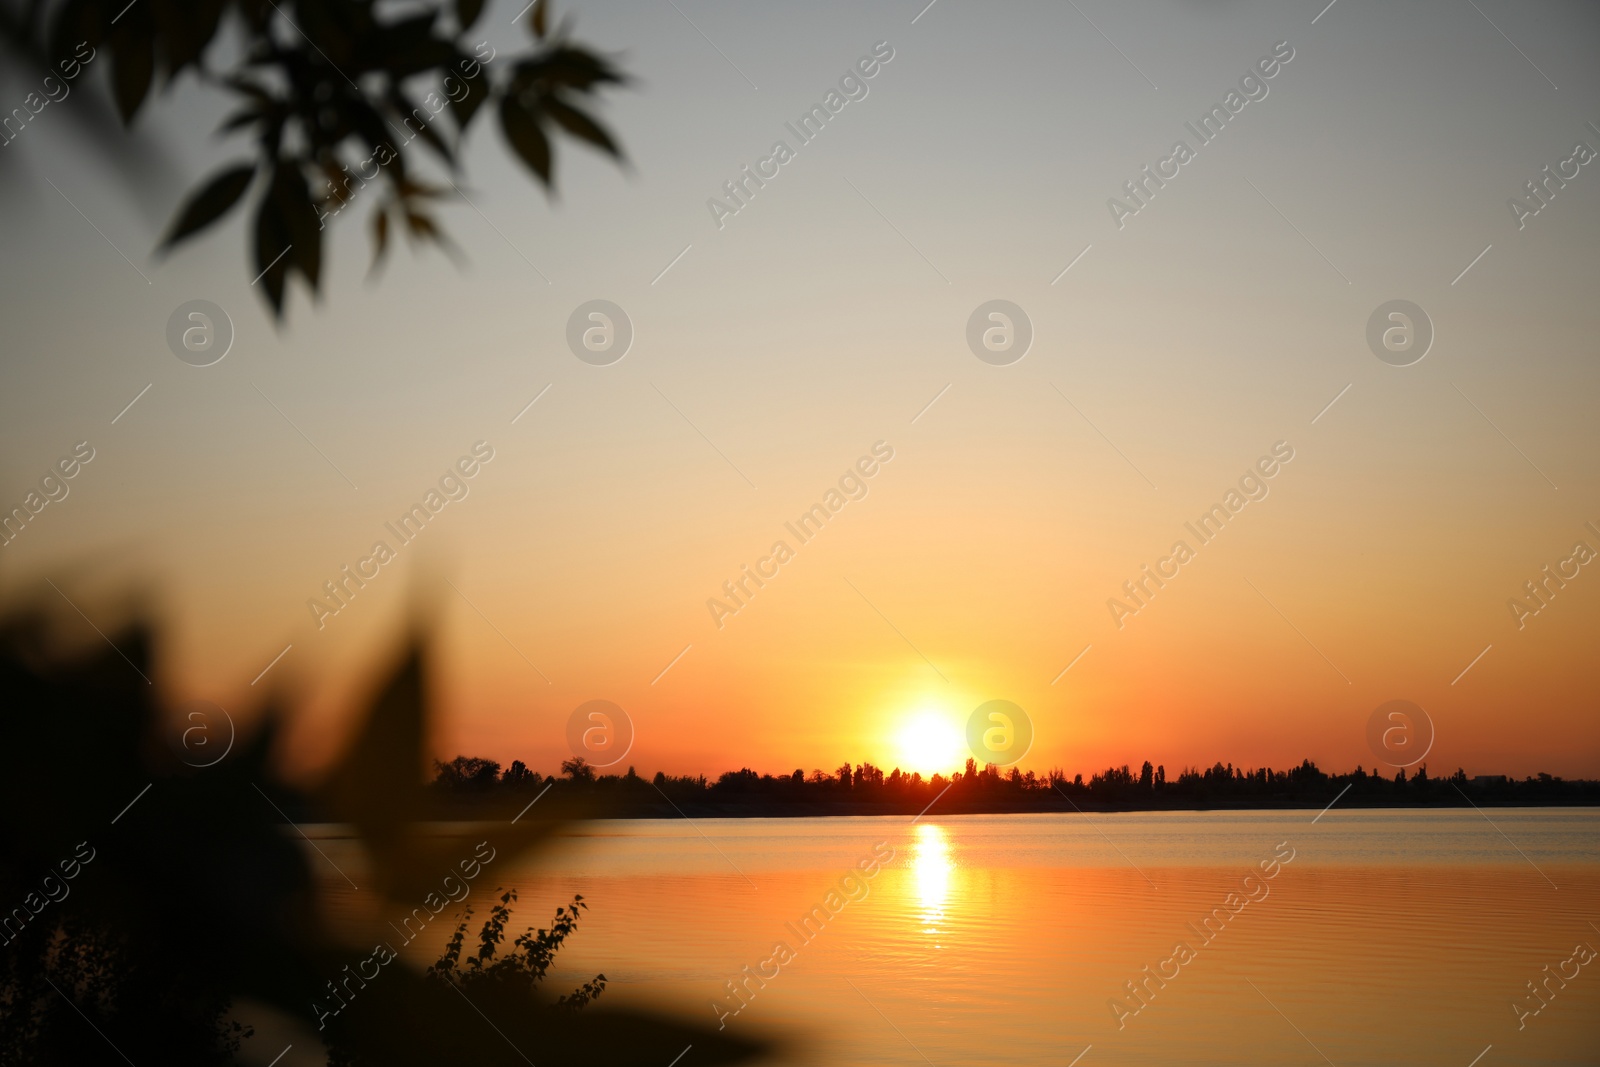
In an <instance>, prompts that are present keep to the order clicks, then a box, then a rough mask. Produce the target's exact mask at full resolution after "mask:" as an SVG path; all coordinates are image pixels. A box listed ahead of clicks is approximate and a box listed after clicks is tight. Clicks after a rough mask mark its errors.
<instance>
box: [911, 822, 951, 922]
mask: <svg viewBox="0 0 1600 1067" xmlns="http://www.w3.org/2000/svg"><path fill="white" fill-rule="evenodd" d="M954 871H955V864H954V863H952V862H951V860H950V839H949V835H947V834H946V833H945V830H944V827H942V826H935V825H933V824H932V823H922V824H920V825H919V826H918V827H917V839H916V842H915V843H914V844H913V845H912V853H911V872H912V875H913V876H914V877H915V878H916V882H917V898H918V900H919V901H920V902H921V904H922V919H923V922H925V923H926V924H927V926H928V929H929V930H930V931H932V930H936V928H937V926H938V923H939V922H940V920H942V919H943V918H944V904H945V900H946V898H948V897H949V896H950V875H951V874H952V873H953V872H954Z"/></svg>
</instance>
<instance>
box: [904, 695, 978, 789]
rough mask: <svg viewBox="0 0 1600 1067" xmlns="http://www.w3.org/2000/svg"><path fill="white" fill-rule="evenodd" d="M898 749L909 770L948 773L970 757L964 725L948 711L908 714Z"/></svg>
mask: <svg viewBox="0 0 1600 1067" xmlns="http://www.w3.org/2000/svg"><path fill="white" fill-rule="evenodd" d="M895 753H896V756H897V758H898V761H899V765H900V768H901V770H904V771H906V772H907V773H909V772H911V771H920V772H922V773H923V774H934V773H941V774H948V773H950V772H951V771H953V770H958V769H959V768H960V767H961V763H962V760H964V759H965V758H966V749H965V748H964V747H963V745H962V741H961V730H960V728H959V727H958V726H957V725H956V723H955V721H954V720H953V719H952V718H951V717H950V716H949V715H948V714H945V713H943V712H939V711H933V710H923V711H917V712H913V713H911V714H910V715H909V716H907V717H906V719H905V722H904V723H902V724H901V726H900V729H899V730H898V732H897V733H896V734H895Z"/></svg>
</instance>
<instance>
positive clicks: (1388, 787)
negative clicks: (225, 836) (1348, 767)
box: [432, 756, 1600, 818]
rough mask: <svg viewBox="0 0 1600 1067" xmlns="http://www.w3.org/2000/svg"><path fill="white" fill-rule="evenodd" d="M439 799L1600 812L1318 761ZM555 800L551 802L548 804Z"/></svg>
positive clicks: (567, 773)
mask: <svg viewBox="0 0 1600 1067" xmlns="http://www.w3.org/2000/svg"><path fill="white" fill-rule="evenodd" d="M432 788H433V792H434V794H435V796H436V798H437V799H438V801H439V802H440V803H441V804H442V805H445V806H450V807H481V806H483V805H484V804H486V803H492V802H494V801H497V800H503V801H513V800H519V801H522V802H523V803H525V802H526V801H525V800H522V798H523V797H524V795H526V796H527V797H530V798H531V797H533V796H538V797H539V799H540V800H541V802H542V803H546V804H551V805H553V806H558V807H559V806H561V805H562V804H564V803H572V802H583V803H588V804H598V805H599V807H600V809H601V810H603V811H604V812H605V813H606V814H610V815H613V816H617V817H625V818H650V817H669V816H676V815H684V814H698V815H727V816H736V815H835V814H898V813H906V812H910V813H915V812H918V811H920V810H922V809H923V808H925V807H927V806H928V805H930V804H934V803H935V802H937V809H936V810H937V811H939V812H940V813H943V814H958V813H973V812H985V813H1000V812H1031V811H1072V810H1074V809H1081V810H1085V811H1139V810H1182V809H1189V810H1192V809H1205V808H1278V807H1321V806H1322V805H1324V804H1327V803H1329V802H1330V801H1331V800H1333V799H1334V797H1335V796H1338V797H1339V798H1340V803H1341V805H1347V806H1352V807H1466V806H1468V805H1469V804H1477V805H1480V806H1541V805H1587V804H1600V782H1595V781H1590V780H1582V779H1580V780H1572V781H1567V780H1563V779H1561V778H1558V777H1553V776H1551V775H1549V774H1543V773H1541V774H1538V775H1536V776H1530V777H1527V778H1523V779H1516V778H1511V777H1508V776H1505V775H1478V776H1475V777H1472V778H1469V777H1468V776H1467V774H1466V772H1465V771H1463V770H1461V769H1459V768H1458V769H1457V770H1456V771H1455V773H1453V774H1451V775H1449V776H1448V777H1435V776H1432V775H1430V774H1429V773H1428V768H1427V765H1426V764H1420V765H1418V766H1417V767H1415V768H1414V769H1412V770H1410V771H1409V772H1408V771H1407V770H1406V769H1405V768H1398V769H1395V770H1394V771H1393V773H1392V774H1391V773H1389V772H1387V771H1383V770H1379V769H1378V768H1377V767H1374V768H1372V769H1370V770H1369V769H1367V768H1364V767H1361V766H1357V767H1356V768H1355V769H1354V770H1353V771H1349V772H1347V773H1344V774H1328V773H1326V772H1325V771H1323V770H1321V769H1320V768H1319V767H1317V765H1316V764H1315V763H1313V762H1312V761H1310V760H1304V761H1302V762H1301V763H1300V765H1299V766H1297V767H1291V768H1289V769H1288V770H1282V771H1280V770H1275V769H1273V768H1271V767H1257V768H1249V769H1246V768H1243V767H1235V766H1234V765H1233V764H1232V763H1228V764H1223V763H1216V764H1214V765H1213V766H1211V767H1208V768H1204V769H1202V768H1197V767H1186V768H1183V769H1182V770H1180V771H1179V772H1178V774H1177V775H1176V776H1175V777H1168V775H1167V770H1166V767H1165V766H1159V765H1154V764H1152V763H1151V762H1150V761H1149V760H1146V761H1144V763H1143V764H1142V765H1141V766H1140V767H1139V769H1138V770H1137V771H1134V770H1133V769H1132V768H1131V766H1130V765H1128V764H1123V765H1122V766H1120V767H1107V768H1106V769H1105V770H1103V771H1100V772H1099V773H1095V774H1091V775H1090V776H1089V778H1088V779H1087V780H1085V779H1084V776H1083V775H1082V774H1074V775H1072V776H1071V777H1070V778H1069V777H1068V776H1067V774H1066V772H1065V771H1063V770H1061V769H1060V768H1052V769H1050V770H1049V771H1046V772H1045V773H1043V774H1040V773H1038V772H1037V771H1033V770H1028V771H1023V770H1021V769H1019V768H1017V767H1011V768H1008V769H1001V768H999V767H996V766H994V765H993V764H990V765H987V766H983V767H979V766H978V765H977V761H976V760H973V759H970V758H969V759H968V760H967V762H966V767H965V769H963V770H961V771H956V772H954V773H952V774H950V775H944V774H934V775H931V776H929V777H927V778H924V777H923V776H922V775H921V774H920V773H917V772H912V773H910V774H908V773H906V772H905V771H902V770H901V769H900V768H898V767H896V768H894V769H893V770H891V771H888V772H885V771H884V770H883V769H882V768H880V767H876V766H874V765H873V764H871V763H860V764H856V765H851V764H849V763H844V764H841V765H840V766H839V767H837V768H836V769H835V770H834V771H833V772H832V773H831V774H830V773H828V772H827V771H823V770H820V769H817V770H813V771H811V772H810V773H809V774H808V773H806V772H805V771H804V770H802V769H799V768H796V769H795V770H794V771H793V772H792V773H790V774H778V775H773V774H760V773H757V772H756V771H754V770H751V769H750V768H749V767H742V768H740V769H739V770H736V771H726V772H724V773H723V774H721V775H719V776H718V777H717V778H716V779H714V780H713V779H711V778H708V777H707V776H705V775H669V774H665V773H663V772H660V771H658V772H656V774H655V775H654V776H653V777H649V778H645V777H642V776H640V775H639V774H638V773H637V772H636V770H635V769H634V768H633V767H629V768H628V769H627V771H626V772H625V773H621V774H617V773H610V774H602V773H600V771H599V769H597V768H596V767H594V766H593V765H591V764H590V763H589V762H588V761H587V760H585V759H584V758H583V757H581V756H579V757H574V758H572V759H568V760H564V761H562V763H561V769H560V773H558V774H554V775H545V774H541V773H540V772H538V771H534V770H531V769H530V768H529V767H528V766H527V764H525V763H524V762H523V761H521V760H513V761H512V763H511V764H510V766H507V767H504V768H502V767H501V765H500V764H499V763H498V762H496V761H495V760H491V759H484V758H482V757H477V756H457V757H456V758H455V759H453V760H450V761H449V762H448V763H443V762H438V761H435V763H434V779H433V783H432ZM546 794H548V796H546Z"/></svg>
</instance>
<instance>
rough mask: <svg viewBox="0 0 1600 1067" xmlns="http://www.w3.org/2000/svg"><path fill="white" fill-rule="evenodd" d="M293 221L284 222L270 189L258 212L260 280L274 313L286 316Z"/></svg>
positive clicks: (276, 199)
mask: <svg viewBox="0 0 1600 1067" xmlns="http://www.w3.org/2000/svg"><path fill="white" fill-rule="evenodd" d="M289 243H290V242H289V224H288V223H287V222H285V221H284V218H283V212H282V209H281V207H280V206H279V204H278V198H277V197H275V196H273V195H272V193H271V191H270V190H269V191H268V193H267V195H266V196H263V197H262V198H261V206H260V208H258V209H257V211H256V248H255V252H256V266H255V269H256V280H255V281H254V282H252V283H251V284H252V285H259V286H261V288H262V291H263V292H264V293H266V299H267V303H268V304H270V305H271V306H272V314H273V315H274V316H275V317H277V318H279V319H281V318H283V291H284V283H285V282H286V281H287V280H288V274H289V264H288V262H287V260H288V258H289V257H288V255H287V254H286V253H287V252H288V250H289Z"/></svg>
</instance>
